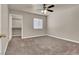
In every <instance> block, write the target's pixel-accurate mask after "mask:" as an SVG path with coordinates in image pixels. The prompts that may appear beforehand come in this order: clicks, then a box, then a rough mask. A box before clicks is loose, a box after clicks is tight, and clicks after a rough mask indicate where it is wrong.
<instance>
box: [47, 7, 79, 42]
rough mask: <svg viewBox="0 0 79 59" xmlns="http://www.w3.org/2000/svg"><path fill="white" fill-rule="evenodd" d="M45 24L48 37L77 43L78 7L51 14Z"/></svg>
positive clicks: (78, 31) (78, 35)
mask: <svg viewBox="0 0 79 59" xmlns="http://www.w3.org/2000/svg"><path fill="white" fill-rule="evenodd" d="M47 24H48V35H51V36H52V37H58V38H63V39H65V40H66V39H67V40H71V41H76V42H79V6H76V7H73V8H68V9H64V10H59V11H58V10H57V11H55V12H53V13H51V14H50V15H49V16H48V22H47Z"/></svg>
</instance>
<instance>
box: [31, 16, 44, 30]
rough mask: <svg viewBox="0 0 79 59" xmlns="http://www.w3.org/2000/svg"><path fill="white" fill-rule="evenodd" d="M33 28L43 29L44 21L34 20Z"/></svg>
mask: <svg viewBox="0 0 79 59" xmlns="http://www.w3.org/2000/svg"><path fill="white" fill-rule="evenodd" d="M33 28H34V29H43V20H42V19H39V18H34V19H33Z"/></svg>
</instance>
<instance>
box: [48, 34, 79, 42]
mask: <svg viewBox="0 0 79 59" xmlns="http://www.w3.org/2000/svg"><path fill="white" fill-rule="evenodd" d="M47 35H48V36H50V37H55V38H58V39H61V40H65V41H70V42H74V43H79V42H78V41H75V40H71V39H67V38H62V37H57V36H54V35H49V34H47Z"/></svg>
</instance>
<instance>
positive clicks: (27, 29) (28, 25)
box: [10, 10, 47, 38]
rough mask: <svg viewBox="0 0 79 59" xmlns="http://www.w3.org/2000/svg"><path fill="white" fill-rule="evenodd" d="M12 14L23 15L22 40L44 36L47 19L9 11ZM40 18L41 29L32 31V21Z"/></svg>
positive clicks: (36, 15)
mask: <svg viewBox="0 0 79 59" xmlns="http://www.w3.org/2000/svg"><path fill="white" fill-rule="evenodd" d="M10 13H12V14H19V15H23V38H29V37H34V36H41V35H45V34H46V31H47V26H46V24H47V17H46V16H43V15H38V14H32V13H28V12H23V11H17V10H10ZM34 18H40V19H42V20H43V29H40V30H35V29H33V19H34Z"/></svg>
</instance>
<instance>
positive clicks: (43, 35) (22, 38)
mask: <svg viewBox="0 0 79 59" xmlns="http://www.w3.org/2000/svg"><path fill="white" fill-rule="evenodd" d="M46 35H47V34H44V35H34V36H28V37H22V39H25V38H33V37H40V36H46Z"/></svg>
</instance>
